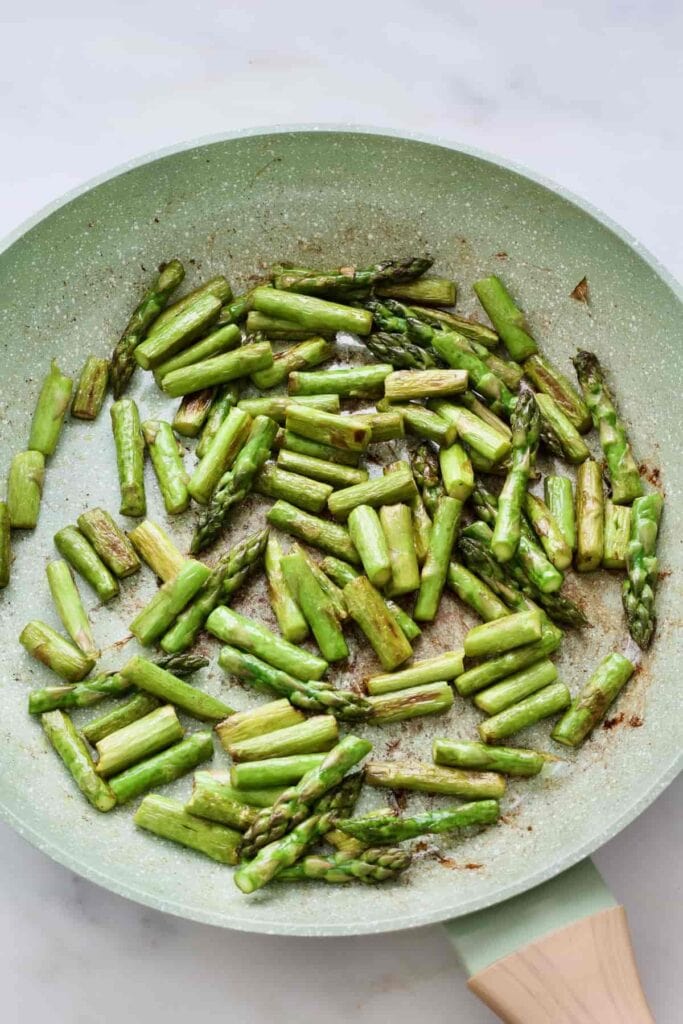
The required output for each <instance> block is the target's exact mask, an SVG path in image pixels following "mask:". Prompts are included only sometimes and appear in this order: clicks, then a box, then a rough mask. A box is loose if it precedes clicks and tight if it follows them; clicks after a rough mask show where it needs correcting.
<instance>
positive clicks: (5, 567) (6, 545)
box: [0, 501, 12, 589]
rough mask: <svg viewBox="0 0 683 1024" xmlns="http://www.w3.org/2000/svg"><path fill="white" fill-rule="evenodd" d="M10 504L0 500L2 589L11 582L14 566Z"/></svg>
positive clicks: (0, 572) (0, 575)
mask: <svg viewBox="0 0 683 1024" xmlns="http://www.w3.org/2000/svg"><path fill="white" fill-rule="evenodd" d="M10 527H11V523H10V512H9V505H8V504H7V502H5V501H0V589H4V588H5V587H6V586H7V585H8V584H9V579H10V570H11V567H12V538H11V533H10Z"/></svg>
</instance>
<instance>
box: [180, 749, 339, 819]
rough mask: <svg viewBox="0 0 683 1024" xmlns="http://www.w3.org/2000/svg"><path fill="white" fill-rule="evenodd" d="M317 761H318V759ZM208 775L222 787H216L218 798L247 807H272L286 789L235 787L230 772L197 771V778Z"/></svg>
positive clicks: (214, 782)
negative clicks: (231, 781) (231, 782)
mask: <svg viewBox="0 0 683 1024" xmlns="http://www.w3.org/2000/svg"><path fill="white" fill-rule="evenodd" d="M324 756H325V755H324V754H307V755H306V757H309V758H319V759H320V760H322V759H323V757H324ZM255 763H256V762H249V761H246V762H245V763H244V764H242V765H240V766H239V767H240V768H243V769H246V768H251V767H252V765H253V764H255ZM316 763H318V762H317V761H316ZM236 768H237V765H233V770H234V769H236ZM204 775H206V776H208V777H209V778H210V779H211V780H212V783H213V784H215V786H216V787H220V790H219V789H218V788H216V790H215V794H216V797H217V798H220V797H225V799H226V800H231V801H233V802H234V803H236V804H242V806H246V807H251V808H253V807H272V806H273V804H274V803H275V801H276V800H277V799H278V798H279V797H280V796H282V794H283V793H284V791H285V787H284V786H269V787H267V788H264V789H260V788H259V789H242V788H240V789H235V788H234V786H231V785H230V772H219V771H201V772H195V780H196V779H197V778H198V777H199V776H204Z"/></svg>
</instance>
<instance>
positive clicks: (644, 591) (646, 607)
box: [622, 494, 664, 650]
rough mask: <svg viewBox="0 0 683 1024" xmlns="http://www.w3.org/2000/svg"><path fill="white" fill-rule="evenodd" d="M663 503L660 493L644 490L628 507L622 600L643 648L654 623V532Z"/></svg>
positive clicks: (629, 621) (647, 643) (655, 572)
mask: <svg viewBox="0 0 683 1024" xmlns="http://www.w3.org/2000/svg"><path fill="white" fill-rule="evenodd" d="M663 505H664V501H663V499H662V497H661V495H660V494H646V495H645V496H644V497H642V498H636V500H635V501H634V502H633V508H632V510H631V539H630V541H629V545H628V550H627V552H626V568H627V570H628V579H627V580H625V581H624V585H623V587H622V600H623V604H624V611H625V612H626V619H627V622H628V628H629V631H630V633H631V636H632V637H633V639H634V640H635V642H636V643H637V644H638V646H639V647H642V648H643V650H645V649H646V648H647V647H648V646H649V644H650V641H651V640H652V636H653V634H654V630H655V625H656V617H655V591H656V588H657V579H658V572H657V570H658V562H657V534H658V532H659V520H660V518H661V515H662V508H663Z"/></svg>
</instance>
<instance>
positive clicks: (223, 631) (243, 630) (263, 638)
mask: <svg viewBox="0 0 683 1024" xmlns="http://www.w3.org/2000/svg"><path fill="white" fill-rule="evenodd" d="M292 557H293V556H291V555H288V556H286V558H285V559H283V571H285V573H286V562H287V559H288V558H292ZM206 628H207V630H208V631H209V633H212V634H213V636H215V637H218V639H219V640H222V641H223V642H224V643H226V644H230V645H232V646H233V647H239V648H240V649H241V650H244V651H247V652H248V653H249V654H255V655H256V656H257V657H259V658H262V659H263V660H264V661H267V662H268V664H269V665H272V666H273V667H274V668H279V669H281V670H282V671H283V672H288V673H289V674H290V675H293V676H295V677H296V678H298V679H302V680H308V679H314V680H317V679H321V678H322V677H323V675H324V674H325V671H326V670H327V667H328V666H327V662H326V661H325V660H323V658H319V657H318V656H317V655H315V654H311V653H309V652H308V651H306V650H304V649H303V648H302V647H297V646H296V645H295V644H290V643H289V642H288V641H287V640H283V639H282V637H279V636H276V634H275V633H271V631H270V630H269V629H267V628H266V627H265V626H262V625H261V624H260V623H259V622H255V621H254V620H253V619H248V618H246V617H245V616H244V615H240V614H238V612H235V611H233V610H232V608H225V607H223V606H221V607H219V608H215V609H214V611H212V612H211V615H209V617H208V619H207V620H206Z"/></svg>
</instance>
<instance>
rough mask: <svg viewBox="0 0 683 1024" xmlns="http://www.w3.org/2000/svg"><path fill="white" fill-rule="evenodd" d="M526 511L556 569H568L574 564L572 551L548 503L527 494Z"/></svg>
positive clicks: (525, 500)
mask: <svg viewBox="0 0 683 1024" xmlns="http://www.w3.org/2000/svg"><path fill="white" fill-rule="evenodd" d="M524 511H525V512H526V514H527V516H528V518H529V522H530V523H531V525H532V526H533V528H534V531H535V533H536V536H537V537H538V539H539V540H540V542H541V545H542V546H543V550H544V551H545V553H546V555H547V556H548V558H549V560H550V561H551V562H552V563H553V565H554V566H555V568H556V569H560V570H563V569H568V568H569V566H570V565H571V564H572V549H571V548H570V547H569V545H568V544H567V542H566V540H565V539H564V534H563V532H562V530H561V529H560V525H559V523H558V522H557V520H556V519H555V517H554V516H553V514H552V512H551V511H550V509H549V508H548V506H547V505H546V503H545V502H544V501H542V500H541V499H540V498H538V497H536V495H535V494H527V495H525V498H524Z"/></svg>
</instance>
